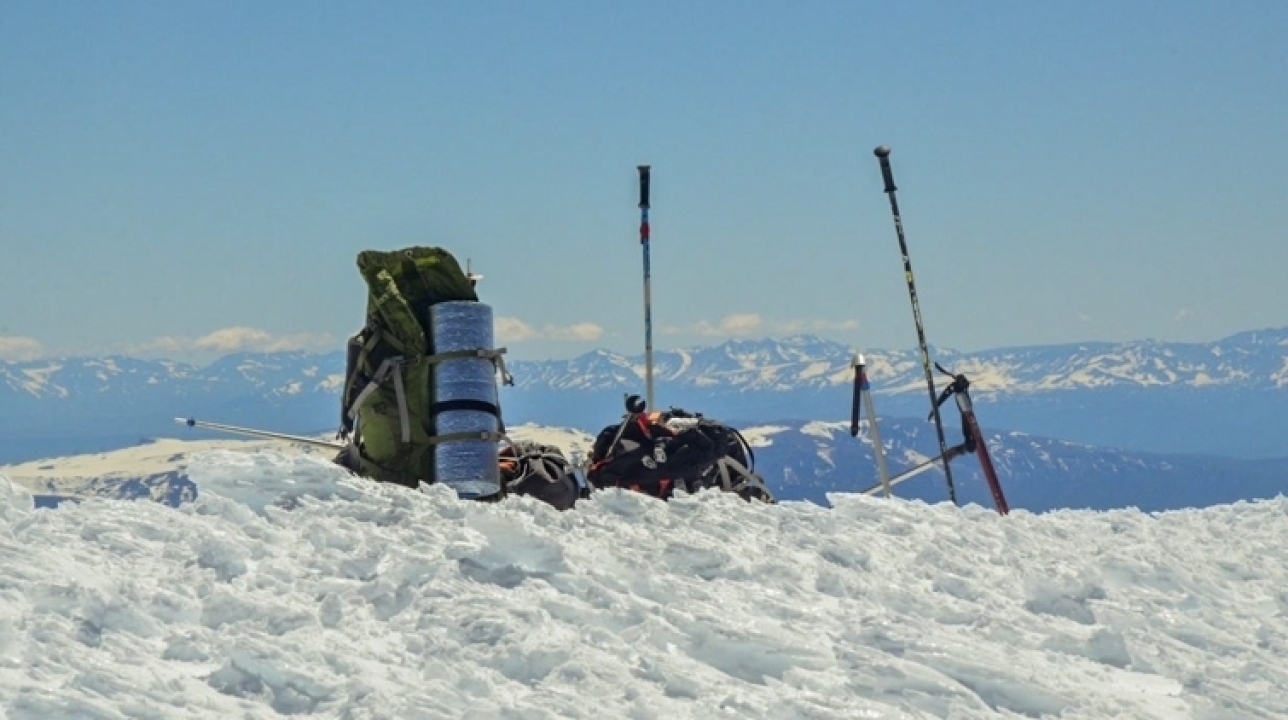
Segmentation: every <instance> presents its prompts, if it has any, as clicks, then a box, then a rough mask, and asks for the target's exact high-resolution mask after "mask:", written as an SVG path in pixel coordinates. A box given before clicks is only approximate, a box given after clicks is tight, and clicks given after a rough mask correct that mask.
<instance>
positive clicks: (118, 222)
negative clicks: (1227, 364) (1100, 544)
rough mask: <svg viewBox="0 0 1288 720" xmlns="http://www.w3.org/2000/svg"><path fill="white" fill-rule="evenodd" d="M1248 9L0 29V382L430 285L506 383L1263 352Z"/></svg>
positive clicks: (166, 13) (127, 20)
mask: <svg viewBox="0 0 1288 720" xmlns="http://www.w3.org/2000/svg"><path fill="white" fill-rule="evenodd" d="M1285 36H1288V3H1281V2H1274V1H1270V0H1265V1H1262V2H1251V1H1250V2H1243V3H1238V4H1237V5H1230V4H1225V3H1217V2H1182V1H1174V2H1146V1H1144V0H1140V1H1124V2H1047V3H1033V2H1004V1H1001V0H997V1H990V2H986V3H951V4H950V3H931V2H900V3H893V2H891V3H857V2H807V3H770V2H753V1H742V2H733V1H729V2H722V1H716V0H713V1H709V2H700V3H683V2H648V3H605V2H591V1H586V2H566V1H561V0H552V1H550V2H541V3H519V2H486V1H485V2H472V3H467V2H406V3H398V2H382V3H339V2H322V3H305V2H299V3H294V2H274V3H259V2H185V3H168V2H147V3H140V2H114V3H95V2H57V1H54V2H34V1H27V0H8V1H7V2H5V3H3V4H0V247H2V248H3V258H4V260H3V262H2V263H0V357H6V358H9V359H20V358H27V357H36V356H39V355H58V354H66V353H99V352H109V351H110V352H125V353H128V354H140V355H165V356H172V357H193V356H201V355H203V354H204V355H206V356H209V355H210V354H213V353H217V352H222V351H225V350H231V349H263V348H287V347H302V348H308V349H323V350H325V349H334V348H338V347H340V344H341V343H342V341H343V338H344V337H345V336H346V335H347V334H349V333H351V332H352V331H354V330H356V329H357V328H358V327H359V326H360V325H361V323H362V320H363V312H364V306H365V286H364V285H363V284H362V282H361V280H360V278H359V276H358V274H357V271H356V268H355V266H354V258H355V256H356V254H357V252H358V251H360V250H363V249H368V248H381V249H392V248H396V247H403V246H406V245H413V244H424V245H440V246H442V247H445V248H447V249H448V250H450V251H452V252H453V253H454V254H456V255H457V257H458V258H460V259H461V260H462V262H463V261H465V260H466V259H469V260H470V261H471V263H472V265H473V267H474V268H475V270H477V271H479V272H481V273H483V274H484V275H485V276H486V277H485V279H484V280H483V282H482V284H481V285H480V292H481V296H482V299H483V300H484V301H486V302H488V303H489V304H490V305H492V307H493V308H494V311H495V313H496V315H497V317H498V318H499V320H498V330H499V338H498V342H499V343H503V344H506V345H507V346H509V347H510V352H511V355H512V356H515V357H519V358H524V359H537V358H547V357H565V356H569V355H573V354H577V353H580V352H583V351H586V350H588V349H591V348H595V347H607V348H611V349H614V350H620V351H624V352H631V353H634V352H640V351H642V348H643V311H642V289H641V284H642V280H641V252H640V246H639V243H638V222H639V211H638V210H637V209H636V202H637V184H636V183H637V180H636V177H637V176H636V171H635V166H636V165H637V164H640V163H649V164H651V165H652V166H653V197H652V201H653V209H652V221H653V243H652V261H653V298H654V303H653V315H654V323H655V338H654V342H655V345H656V346H658V347H675V346H687V345H695V344H709V343H713V342H719V341H722V340H724V339H727V338H730V337H764V336H774V335H783V334H789V333H793V332H812V333H815V334H818V335H821V336H824V337H828V338H832V339H835V340H838V341H841V342H845V343H848V344H852V345H855V346H859V347H868V348H907V347H912V346H913V345H914V344H915V342H916V336H915V332H914V330H913V326H912V317H911V311H910V309H909V305H908V296H907V291H906V287H905V285H904V282H903V273H902V266H901V262H900V258H899V253H898V245H897V242H896V238H895V235H894V229H893V224H892V222H891V218H890V212H889V206H888V204H887V201H886V198H885V196H884V195H883V194H882V192H881V179H880V174H879V172H878V168H877V164H876V161H875V160H874V158H873V156H872V148H873V147H874V146H876V145H878V144H882V143H884V144H889V145H890V146H892V147H893V148H894V154H893V156H892V159H893V162H894V170H895V176H896V180H897V181H898V184H899V188H900V190H899V201H900V206H901V209H902V211H903V220H904V225H905V229H906V231H907V237H908V242H909V246H910V250H911V255H912V262H913V266H914V269H915V271H916V277H917V285H918V287H917V289H918V291H919V294H920V296H921V305H922V311H923V315H924V318H925V323H926V330H927V334H928V336H929V339H930V341H931V342H932V343H934V344H937V345H943V346H951V347H957V348H961V349H980V348H986V347H996V346H1004V345H1026V344H1034V343H1054V342H1075V341H1082V340H1125V339H1134V338H1146V337H1148V338H1157V339H1162V340H1183V341H1206V340H1214V339H1218V338H1220V337H1222V336H1223V335H1226V334H1229V333H1232V332H1237V331H1240V330H1244V329H1253V328H1259V327H1267V326H1282V325H1285V324H1288V289H1285V287H1288V286H1286V284H1285V282H1284V280H1283V273H1284V268H1285V267H1288V237H1285V228H1286V227H1288V133H1286V132H1285V130H1284V128H1285V127H1288V73H1285V68H1288V43H1285V42H1284V41H1283V38H1284V37H1285Z"/></svg>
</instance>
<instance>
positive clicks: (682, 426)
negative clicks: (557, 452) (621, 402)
mask: <svg viewBox="0 0 1288 720" xmlns="http://www.w3.org/2000/svg"><path fill="white" fill-rule="evenodd" d="M755 460H756V457H755V454H754V453H753V452H752V449H751V446H750V445H748V444H747V441H746V440H745V439H743V437H742V434H741V433H739V432H738V431H737V430H736V429H734V428H732V427H730V426H729V425H726V424H724V423H721V422H719V421H716V420H712V419H709V418H705V417H703V416H702V415H701V414H694V413H688V412H685V411H684V410H681V409H678V408H671V409H670V410H668V411H667V412H654V413H643V412H628V413H627V414H626V415H625V416H624V417H623V418H622V421H621V423H620V424H617V425H609V426H608V427H606V428H604V429H603V430H602V431H601V432H600V433H599V436H598V437H597V438H596V439H595V446H594V449H593V450H592V452H591V457H590V469H589V470H588V471H587V472H586V481H587V482H588V483H589V484H590V485H591V486H593V487H595V488H598V489H603V488H609V487H620V488H627V489H629V490H634V491H636V492H641V493H644V494H646V495H652V496H653V497H657V498H662V499H663V500H665V499H668V498H670V497H671V495H672V494H674V492H675V491H676V490H677V489H679V490H684V491H685V492H690V493H693V492H697V491H699V490H701V489H703V488H709V487H717V488H720V489H721V490H724V491H725V492H732V493H737V494H738V495H739V496H740V497H742V498H743V499H744V500H760V501H762V502H768V503H772V502H774V496H773V494H772V493H770V492H769V488H767V487H766V486H765V481H764V479H763V478H761V477H760V476H759V475H757V474H756V473H755Z"/></svg>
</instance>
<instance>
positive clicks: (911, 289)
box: [872, 145, 957, 505]
mask: <svg viewBox="0 0 1288 720" xmlns="http://www.w3.org/2000/svg"><path fill="white" fill-rule="evenodd" d="M872 152H873V154H874V155H876V156H877V161H878V162H880V163H881V178H882V179H883V180H884V181H885V193H886V195H888V196H889V197H890V212H891V214H893V215H894V229H895V233H896V234H897V235H898V236H899V251H900V252H901V253H902V254H903V275H904V279H905V280H907V282H908V297H909V298H911V300H912V318H913V321H914V322H916V324H917V343H918V345H919V346H920V349H921V367H922V369H923V370H924V371H925V373H926V388H927V390H928V391H929V392H930V409H931V413H932V415H933V417H934V420H935V433H936V434H937V435H938V436H939V453H940V456H941V457H943V459H944V477H945V478H946V479H947V481H948V499H949V500H951V501H952V503H953V504H954V505H956V504H957V490H956V488H954V487H953V470H952V468H951V467H950V466H949V464H948V461H949V458H948V442H947V441H946V440H945V439H944V423H943V421H942V420H941V419H940V417H939V405H938V404H936V402H935V376H934V374H933V373H932V372H931V370H930V350H929V349H928V348H927V347H926V329H925V325H924V324H923V323H922V321H921V304H920V303H919V302H918V301H917V286H916V285H915V284H914V283H913V279H912V260H911V259H910V258H909V257H908V243H907V241H906V240H905V239H904V237H903V220H902V219H901V218H900V217H899V201H898V200H897V199H896V198H895V194H894V192H895V190H896V189H897V188H896V187H895V185H894V171H893V170H891V169H890V148H889V147H887V146H885V145H878V146H877V148H876V149H875V150H873V151H872Z"/></svg>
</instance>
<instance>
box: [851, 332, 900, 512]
mask: <svg viewBox="0 0 1288 720" xmlns="http://www.w3.org/2000/svg"><path fill="white" fill-rule="evenodd" d="M860 400H861V401H862V403H863V406H864V407H866V408H867V409H868V435H869V436H870V438H871V440H872V454H873V455H874V456H875V457H876V460H877V477H878V478H879V479H880V480H881V487H882V488H884V489H885V495H886V497H890V474H889V473H888V472H887V471H886V462H885V448H884V447H883V446H882V445H881V431H880V430H879V429H878V428H877V410H876V405H875V404H874V403H873V402H872V389H871V385H870V384H869V383H868V374H867V363H866V362H865V361H864V360H863V353H859V354H858V355H856V356H854V404H853V407H852V408H851V409H850V436H851V437H858V436H859V403H860Z"/></svg>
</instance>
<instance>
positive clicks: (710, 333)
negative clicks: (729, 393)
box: [661, 313, 859, 337]
mask: <svg viewBox="0 0 1288 720" xmlns="http://www.w3.org/2000/svg"><path fill="white" fill-rule="evenodd" d="M858 328H859V321H858V320H766V319H765V318H763V317H761V316H760V315H759V314H757V313H735V314H733V315H726V316H725V317H724V318H722V319H721V320H720V321H718V322H711V321H709V320H699V321H698V322H696V323H693V324H692V325H685V326H675V325H667V326H665V327H663V328H662V329H661V333H662V334H663V335H701V336H704V337H738V336H747V335H756V334H759V333H766V334H771V335H795V334H799V333H817V332H828V331H836V330H857V329H858Z"/></svg>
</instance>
